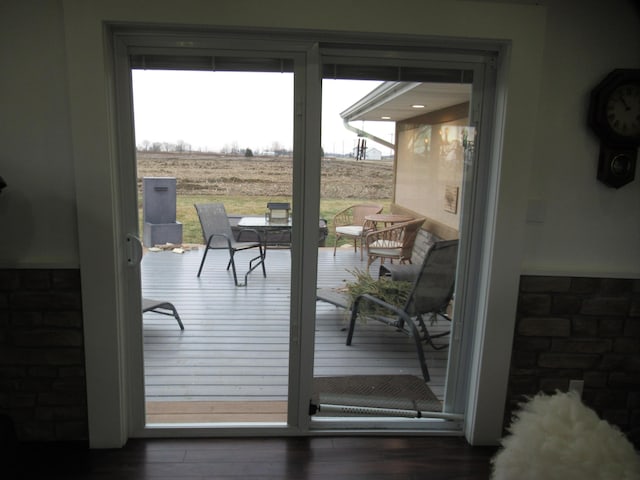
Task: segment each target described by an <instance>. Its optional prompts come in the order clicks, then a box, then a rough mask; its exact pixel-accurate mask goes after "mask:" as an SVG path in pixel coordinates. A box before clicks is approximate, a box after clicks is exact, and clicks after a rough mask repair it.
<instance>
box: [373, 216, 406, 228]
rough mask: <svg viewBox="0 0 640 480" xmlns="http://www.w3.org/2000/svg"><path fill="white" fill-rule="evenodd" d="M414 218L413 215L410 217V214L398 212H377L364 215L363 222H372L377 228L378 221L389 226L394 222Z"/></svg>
mask: <svg viewBox="0 0 640 480" xmlns="http://www.w3.org/2000/svg"><path fill="white" fill-rule="evenodd" d="M414 218H415V217H412V216H411V215H402V214H398V213H377V214H374V215H367V216H365V217H364V219H365V222H369V224H370V225H371V224H372V226H373V227H374V228H377V226H378V224H379V223H381V224H382V225H383V227H389V226H391V225H393V224H394V223H403V222H410V221H411V220H413V219H414Z"/></svg>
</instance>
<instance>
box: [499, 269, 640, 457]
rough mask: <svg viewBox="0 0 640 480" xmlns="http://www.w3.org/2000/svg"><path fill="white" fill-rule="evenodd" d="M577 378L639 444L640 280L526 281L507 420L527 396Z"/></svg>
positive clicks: (591, 400)
mask: <svg viewBox="0 0 640 480" xmlns="http://www.w3.org/2000/svg"><path fill="white" fill-rule="evenodd" d="M572 379H578V380H583V381H584V393H583V397H582V398H583V401H584V403H585V404H586V405H588V406H589V407H591V408H592V409H594V410H595V411H596V412H597V413H598V415H599V416H600V418H603V419H605V420H607V421H608V422H610V423H612V424H614V425H616V426H618V427H619V428H620V429H621V430H622V431H623V432H625V433H626V434H627V436H628V438H629V439H630V440H631V441H632V442H633V443H634V444H635V446H636V447H640V280H628V279H609V278H584V277H551V276H523V277H522V278H521V280H520V294H519V302H518V311H517V319H516V330H515V335H514V343H513V354H512V360H511V373H510V379H509V386H508V394H507V408H506V412H505V415H506V416H505V424H506V425H508V421H509V419H510V418H511V414H512V413H513V411H514V410H516V409H517V407H518V404H519V403H520V402H522V401H524V400H525V398H526V396H532V395H535V394H536V393H538V392H544V393H548V394H552V393H554V392H555V391H556V390H561V391H567V390H568V387H569V380H572Z"/></svg>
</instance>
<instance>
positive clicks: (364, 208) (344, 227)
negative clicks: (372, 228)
mask: <svg viewBox="0 0 640 480" xmlns="http://www.w3.org/2000/svg"><path fill="white" fill-rule="evenodd" d="M382 208H383V207H382V205H375V204H360V205H351V206H349V207H347V208H345V209H344V210H342V211H340V212H338V213H336V214H335V216H334V217H333V226H334V228H335V237H336V238H335V243H334V245H333V255H334V256H335V254H336V248H337V247H338V240H340V239H341V238H343V237H345V238H351V239H353V249H354V251H355V252H357V251H358V244H360V260H362V259H363V254H362V240H363V238H364V234H365V233H366V231H367V230H366V229H365V227H364V223H365V218H364V217H366V216H367V215H374V214H376V213H380V212H382Z"/></svg>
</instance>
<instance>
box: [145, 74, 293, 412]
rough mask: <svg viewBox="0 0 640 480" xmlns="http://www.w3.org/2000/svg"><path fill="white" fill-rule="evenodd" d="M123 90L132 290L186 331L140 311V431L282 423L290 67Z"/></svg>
mask: <svg viewBox="0 0 640 480" xmlns="http://www.w3.org/2000/svg"><path fill="white" fill-rule="evenodd" d="M219 64H220V65H224V62H219ZM279 65H280V64H279ZM132 82H133V94H134V113H135V131H136V146H137V174H138V186H139V198H138V205H139V218H140V238H142V239H143V243H144V257H143V261H142V264H141V275H142V295H143V297H144V298H149V299H155V300H159V301H162V302H169V303H171V304H172V305H173V306H174V307H175V308H176V310H177V312H178V314H179V316H180V318H181V321H182V322H183V324H184V330H180V328H179V326H178V325H177V322H176V321H175V320H174V319H173V318H172V317H170V316H167V315H162V313H163V312H162V310H161V309H154V310H151V311H147V312H145V313H144V314H143V322H142V328H143V339H144V378H145V404H146V423H147V424H148V425H149V424H212V423H216V424H219V423H222V424H225V423H239V422H250V423H256V422H260V423H263V422H269V423H273V422H275V423H286V421H287V410H288V408H287V400H288V388H289V387H288V385H289V382H288V364H289V331H290V305H289V299H290V290H291V250H290V248H291V228H290V223H289V219H290V212H291V209H292V208H295V206H294V205H292V168H293V161H292V150H293V117H294V116H293V73H292V72H277V73H275V72H246V71H245V72H237V71H216V72H211V71H193V70H189V71H186V70H171V71H170V70H156V69H152V70H140V69H134V70H133V71H132ZM211 204H218V205H220V206H221V207H223V208H224V210H223V214H222V216H221V220H222V223H221V224H220V223H219V221H220V219H214V217H213V216H210V214H211V213H212V212H213V210H211V209H208V208H205V206H207V205H209V206H210V205H211ZM195 205H200V206H202V208H201V209H200V213H199V212H198V210H197V209H196V208H195ZM269 206H271V207H272V209H271V210H270V209H269V208H268V207H269ZM218 211H219V210H218ZM281 214H282V215H281ZM207 227H209V228H214V227H215V228H216V229H217V230H215V231H216V235H217V236H216V237H215V239H214V241H213V242H212V243H210V244H209V246H210V247H216V248H215V249H213V248H211V249H208V250H207V249H206V245H207V242H208V240H209V238H207V237H208V235H209V233H211V232H213V230H206V228H207ZM225 229H226V230H225ZM205 230H206V231H207V232H209V233H206V234H205ZM226 232H228V233H229V234H230V237H231V238H229V239H227V237H225V236H224V235H226ZM216 239H220V241H217V240H216ZM227 240H230V241H231V242H233V243H228V241H227ZM237 242H253V243H254V244H256V245H257V244H259V245H260V247H259V248H249V249H245V248H244V247H247V246H249V243H237ZM256 242H257V243H256ZM229 245H231V246H232V247H234V249H238V250H237V251H235V252H234V254H233V264H230V258H231V255H230V251H229V248H228V247H229ZM260 248H264V249H265V250H264V252H265V253H264V267H265V270H264V271H265V273H266V276H264V275H263V270H262V267H263V265H260V261H261V260H260V258H259V257H260V253H259V250H260ZM205 250H206V252H207V255H206V260H203V256H204V253H205ZM256 257H258V258H256ZM230 267H231V268H230ZM233 267H235V269H236V272H237V284H238V285H236V281H235V280H234V275H233ZM252 267H256V268H255V269H253V270H252V271H251V272H250V273H248V272H249V270H250V269H251V268H252ZM199 272H200V273H199ZM164 313H166V310H165V312H164Z"/></svg>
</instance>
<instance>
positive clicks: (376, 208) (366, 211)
mask: <svg viewBox="0 0 640 480" xmlns="http://www.w3.org/2000/svg"><path fill="white" fill-rule="evenodd" d="M382 209H383V207H382V205H375V204H362V205H353V206H352V207H351V211H352V215H353V223H352V224H353V225H364V217H366V216H367V215H375V214H376V213H380V212H382Z"/></svg>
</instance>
